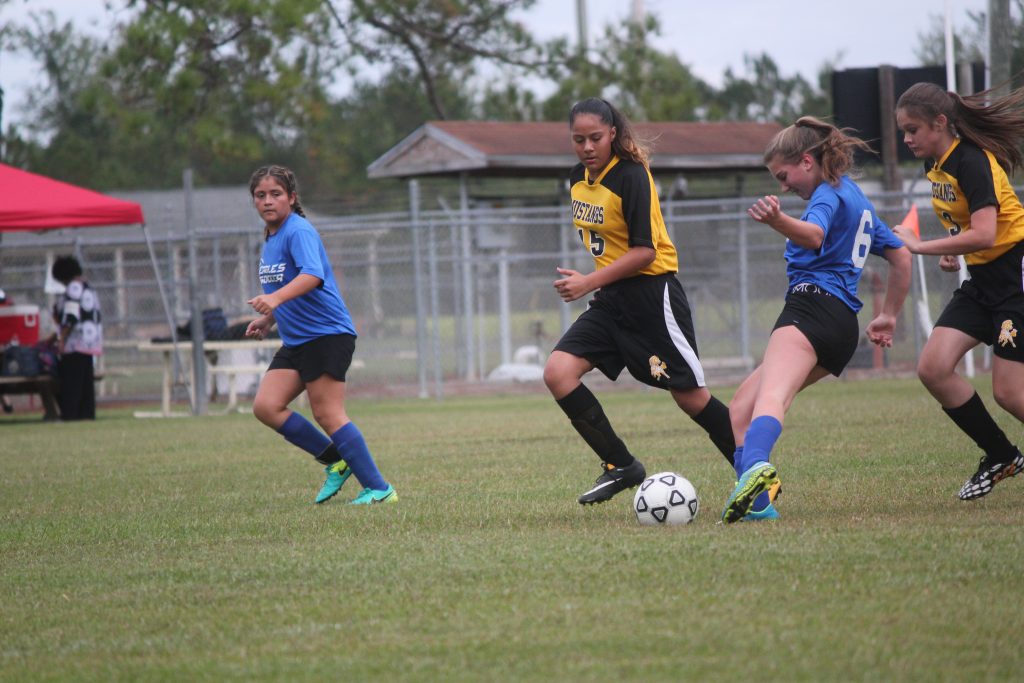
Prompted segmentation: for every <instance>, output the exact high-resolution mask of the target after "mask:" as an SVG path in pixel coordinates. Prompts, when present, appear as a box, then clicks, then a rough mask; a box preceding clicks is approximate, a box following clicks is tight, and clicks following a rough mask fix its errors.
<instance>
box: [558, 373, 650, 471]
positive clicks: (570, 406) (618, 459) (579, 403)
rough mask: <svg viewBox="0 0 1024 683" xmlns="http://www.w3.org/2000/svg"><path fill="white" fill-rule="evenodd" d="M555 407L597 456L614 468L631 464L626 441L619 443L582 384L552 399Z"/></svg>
mask: <svg viewBox="0 0 1024 683" xmlns="http://www.w3.org/2000/svg"><path fill="white" fill-rule="evenodd" d="M556 403H558V406H559V407H560V408H561V409H562V410H563V411H564V412H565V414H566V416H567V417H568V418H569V420H570V421H571V422H572V426H573V427H574V428H575V429H576V431H577V432H579V435H580V436H582V437H583V440H584V441H586V442H587V445H588V446H590V447H591V448H592V449H594V452H595V453H597V456H598V457H599V458H601V460H603V461H604V462H607V463H610V464H612V465H615V466H616V467H627V466H628V465H632V464H633V460H634V458H633V456H632V455H631V454H630V452H629V449H627V448H626V444H624V443H622V439H620V438H619V437H618V436H616V434H615V430H614V429H612V425H611V423H610V422H608V418H607V417H605V414H604V410H602V409H601V404H600V403H598V401H597V397H596V396H594V394H592V393H591V392H590V389H587V387H585V386H584V385H582V384H581V385H579V386H578V387H576V388H575V389H573V390H572V391H570V392H569V393H568V394H567V395H566V396H563V397H562V398H560V399H556Z"/></svg>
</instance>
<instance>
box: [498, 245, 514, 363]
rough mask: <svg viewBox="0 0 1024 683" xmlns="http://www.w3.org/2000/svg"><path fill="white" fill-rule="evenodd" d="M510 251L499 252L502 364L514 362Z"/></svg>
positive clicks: (499, 311) (503, 248)
mask: <svg viewBox="0 0 1024 683" xmlns="http://www.w3.org/2000/svg"><path fill="white" fill-rule="evenodd" d="M508 290H509V287H508V249H506V248H505V247H502V248H501V249H500V250H499V251H498V326H499V328H500V334H501V362H502V363H511V362H512V313H511V310H512V309H511V306H509V291H508Z"/></svg>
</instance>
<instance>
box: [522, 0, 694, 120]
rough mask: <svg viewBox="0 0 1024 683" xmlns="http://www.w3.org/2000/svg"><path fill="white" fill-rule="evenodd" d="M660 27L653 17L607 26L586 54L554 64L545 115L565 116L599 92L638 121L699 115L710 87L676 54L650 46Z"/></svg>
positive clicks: (557, 117) (544, 108) (678, 118)
mask: <svg viewBox="0 0 1024 683" xmlns="http://www.w3.org/2000/svg"><path fill="white" fill-rule="evenodd" d="M659 30H660V27H659V24H658V20H657V18H656V17H654V16H648V17H647V19H646V20H645V22H644V23H643V24H637V23H635V22H622V23H620V24H617V25H609V26H607V27H606V28H605V32H604V34H603V35H602V37H601V38H600V39H599V40H598V42H597V44H596V45H595V46H594V48H593V49H592V50H591V51H589V52H588V54H585V55H576V56H573V57H570V58H569V59H567V60H565V61H563V62H561V63H556V64H554V65H553V66H552V68H551V69H550V71H549V75H550V77H551V78H552V79H553V80H554V81H555V82H556V83H557V84H558V85H557V89H556V91H555V93H554V94H552V95H551V96H550V97H548V98H547V99H546V100H545V101H544V104H543V107H542V111H543V115H544V117H545V118H547V119H554V120H561V119H563V118H565V116H566V115H567V114H568V112H569V108H570V107H571V106H572V104H573V102H575V101H577V100H579V99H580V98H583V97H590V96H600V97H607V98H609V99H610V100H613V101H615V103H616V105H617V106H619V107H620V108H621V109H622V110H623V111H626V112H629V115H630V117H631V118H633V119H635V120H637V121H693V120H696V119H697V118H698V114H699V110H700V107H701V105H702V103H703V102H704V101H705V99H706V98H707V97H708V96H709V95H710V93H711V88H710V86H708V85H707V83H705V82H704V81H702V80H701V79H699V78H698V77H696V76H695V75H694V74H693V72H692V71H691V70H690V68H689V67H688V66H686V65H685V64H683V63H682V62H680V61H679V58H678V57H676V56H675V55H674V54H666V53H663V52H660V51H658V50H656V49H654V48H653V47H651V45H650V38H651V37H652V36H657V35H658V34H659Z"/></svg>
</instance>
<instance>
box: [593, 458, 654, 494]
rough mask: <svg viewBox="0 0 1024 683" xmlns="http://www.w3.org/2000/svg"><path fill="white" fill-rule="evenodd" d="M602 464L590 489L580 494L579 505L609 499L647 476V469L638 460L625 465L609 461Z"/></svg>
mask: <svg viewBox="0 0 1024 683" xmlns="http://www.w3.org/2000/svg"><path fill="white" fill-rule="evenodd" d="M602 465H603V467H604V471H603V472H602V473H601V476H600V477H598V478H597V480H596V481H594V485H593V486H592V487H590V490H589V491H587V492H586V493H584V494H583V495H582V496H580V498H579V501H580V505H593V504H595V503H603V502H605V501H606V500H610V499H611V497H612V496H614V495H615V494H616V493H618V492H619V491H625V490H626V489H631V488H633V487H634V486H636V485H637V484H639V483H640V482H642V481H643V480H644V478H645V477H646V476H647V470H645V469H644V466H643V463H641V462H640V461H639V460H634V461H633V462H632V463H630V464H629V465H626V466H625V467H616V466H615V465H611V464H609V463H602Z"/></svg>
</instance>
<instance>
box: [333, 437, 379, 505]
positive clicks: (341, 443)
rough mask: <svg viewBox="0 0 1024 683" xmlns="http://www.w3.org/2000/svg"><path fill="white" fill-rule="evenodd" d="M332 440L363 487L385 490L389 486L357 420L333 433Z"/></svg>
mask: <svg viewBox="0 0 1024 683" xmlns="http://www.w3.org/2000/svg"><path fill="white" fill-rule="evenodd" d="M331 441H333V442H334V447H335V448H337V449H338V453H340V454H341V457H342V459H343V460H344V461H345V462H347V463H348V466H349V468H351V470H352V474H354V475H356V479H358V480H359V483H360V484H362V485H363V488H368V489H373V490H375V491H383V490H384V489H386V488H387V487H388V483H387V482H386V481H384V477H383V476H382V475H381V473H380V470H378V469H377V463H375V462H374V461H373V456H372V455H370V449H369V448H368V447H367V446H366V439H364V438H363V433H362V432H360V431H359V428H358V427H356V423H355V422H349V423H348V424H347V425H345V426H344V427H342V428H341V429H339V430H338V431H336V432H334V433H333V434H331Z"/></svg>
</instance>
